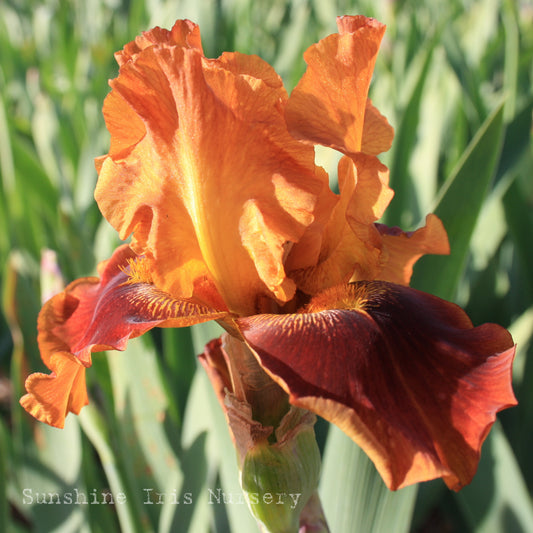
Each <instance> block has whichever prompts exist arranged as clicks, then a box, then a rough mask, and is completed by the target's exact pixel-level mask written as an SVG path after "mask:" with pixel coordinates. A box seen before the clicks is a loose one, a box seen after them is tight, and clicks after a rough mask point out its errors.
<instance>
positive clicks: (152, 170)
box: [96, 30, 327, 314]
mask: <svg viewBox="0 0 533 533" xmlns="http://www.w3.org/2000/svg"><path fill="white" fill-rule="evenodd" d="M195 31H196V30H195ZM143 40H144V41H148V42H149V43H150V45H149V46H144V45H143V46H144V47H143V46H139V44H137V45H135V47H134V51H133V52H131V51H130V52H128V53H127V54H126V55H125V56H124V57H126V56H127V61H125V62H123V63H122V66H121V69H120V73H119V76H118V78H116V79H115V80H113V81H112V82H111V87H112V92H111V94H110V95H109V96H108V98H107V99H106V101H105V104H104V114H105V118H106V123H107V125H108V127H109V130H110V133H111V149H110V152H109V154H108V157H106V158H103V159H102V158H100V159H99V160H98V161H97V168H98V170H99V180H98V184H97V189H96V199H97V201H98V204H99V206H100V209H101V211H102V213H103V214H104V216H105V217H106V218H107V219H108V220H109V221H110V222H111V224H112V225H113V226H114V227H115V228H116V229H117V230H118V231H119V233H120V235H121V237H122V238H126V237H127V236H128V235H130V234H133V240H132V247H133V249H134V250H135V251H136V252H137V253H138V254H143V255H146V256H147V257H148V258H149V259H151V260H153V276H154V282H155V284H156V285H157V286H158V287H160V288H161V289H162V290H163V291H166V292H168V293H170V294H172V295H174V296H177V297H180V298H188V297H191V296H193V295H194V290H195V285H196V284H197V283H198V280H200V279H207V280H209V281H210V282H211V283H213V284H214V286H216V288H217V291H218V292H219V293H220V295H221V296H222V298H223V300H224V301H225V302H226V304H227V306H228V308H229V309H230V310H231V311H233V312H235V313H237V314H251V313H254V312H256V303H257V299H259V298H264V297H265V296H267V297H270V298H276V299H278V300H279V301H280V302H285V301H287V300H288V299H290V298H291V297H292V296H293V294H294V290H295V286H294V284H293V283H292V282H291V281H290V280H288V279H287V277H286V275H285V273H284V268H283V260H284V258H285V255H286V248H287V246H288V245H290V243H294V242H297V241H298V240H299V239H300V238H301V237H302V235H303V233H304V231H305V229H306V228H307V227H308V226H309V225H310V224H311V223H312V222H313V220H314V210H315V207H316V202H317V197H318V196H319V194H320V193H321V192H322V190H323V189H324V188H325V187H327V176H325V174H324V173H323V172H321V171H319V170H318V169H317V168H316V167H315V164H314V151H313V149H312V147H310V146H306V145H303V144H302V143H300V142H298V141H296V140H295V139H293V138H292V137H291V136H290V135H289V133H288V131H287V126H286V123H285V119H284V114H283V108H284V105H285V102H286V99H287V95H286V92H285V90H284V88H283V86H282V83H281V80H280V78H279V76H278V75H277V74H276V73H275V71H274V70H273V69H272V67H270V66H269V65H268V64H267V63H265V62H264V61H262V60H261V59H260V58H258V57H255V56H250V57H247V56H243V55H241V54H236V53H235V54H224V55H223V56H222V57H221V58H220V59H218V60H211V59H206V58H205V57H203V55H202V53H201V51H200V50H199V49H198V47H196V46H190V44H187V46H185V45H183V43H181V44H172V42H171V41H172V39H171V37H170V36H168V35H167V34H165V31H164V30H158V31H157V32H156V33H155V34H148V35H146V34H145V35H144V37H143ZM185 41H187V39H185ZM195 42H196V41H195ZM126 49H128V50H129V48H128V47H126ZM256 215H257V216H256ZM258 231H261V232H264V235H266V238H265V239H263V240H258V239H257V235H258Z"/></svg>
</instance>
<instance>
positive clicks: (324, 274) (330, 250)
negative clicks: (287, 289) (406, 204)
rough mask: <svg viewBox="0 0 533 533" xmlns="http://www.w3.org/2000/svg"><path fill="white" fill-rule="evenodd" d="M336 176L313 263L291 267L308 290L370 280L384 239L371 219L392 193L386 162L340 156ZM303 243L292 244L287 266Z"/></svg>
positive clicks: (378, 267) (299, 284) (385, 204)
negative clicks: (333, 197) (336, 195)
mask: <svg viewBox="0 0 533 533" xmlns="http://www.w3.org/2000/svg"><path fill="white" fill-rule="evenodd" d="M338 176H339V188H340V197H339V198H338V201H337V203H336V205H335V206H334V207H333V209H332V210H331V215H330V218H329V220H328V221H327V223H326V225H325V229H324V231H323V233H322V241H321V249H320V253H319V256H318V259H317V261H316V263H315V265H313V266H312V267H309V268H306V269H299V270H297V271H295V272H291V276H292V277H293V278H294V279H295V281H296V283H297V285H298V287H299V288H300V289H301V290H302V291H304V292H306V293H307V294H311V295H315V294H318V293H319V292H321V291H322V290H324V289H325V288H328V287H332V286H334V285H338V284H340V283H347V282H348V281H350V279H354V280H361V279H373V278H375V277H376V275H377V274H378V272H379V270H380V261H381V247H382V238H381V235H380V233H379V231H378V230H377V229H376V226H375V224H374V223H375V222H376V220H378V219H379V218H380V217H381V216H382V215H383V213H384V211H385V209H386V207H387V206H388V204H389V202H390V201H391V199H392V197H393V192H392V190H391V189H390V188H389V186H388V181H389V173H388V170H387V167H385V166H384V165H383V164H382V163H381V162H380V161H379V160H378V159H377V158H376V157H375V156H369V155H365V154H362V153H360V154H356V155H354V156H352V157H343V158H342V159H341V161H340V162H339V167H338ZM312 229H313V228H312V227H311V228H310V230H312ZM305 244H306V241H305V237H304V239H303V240H302V242H301V243H297V244H296V245H295V246H294V247H293V249H292V252H291V254H290V255H289V258H288V261H287V268H289V267H290V266H292V264H293V260H292V257H293V256H295V257H298V255H299V254H300V253H301V249H302V247H303V246H304V245H305Z"/></svg>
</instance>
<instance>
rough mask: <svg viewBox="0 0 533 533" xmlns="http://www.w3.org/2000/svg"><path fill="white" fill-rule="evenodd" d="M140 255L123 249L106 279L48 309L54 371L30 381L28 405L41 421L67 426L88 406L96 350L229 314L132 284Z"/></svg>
mask: <svg viewBox="0 0 533 533" xmlns="http://www.w3.org/2000/svg"><path fill="white" fill-rule="evenodd" d="M135 257H136V256H135V254H134V253H133V252H132V251H131V249H130V248H129V247H128V246H127V245H124V246H121V247H120V248H118V249H117V250H116V251H115V253H114V254H113V256H112V257H111V259H110V260H109V261H107V262H105V263H103V264H102V265H101V267H100V276H101V278H100V279H98V278H83V279H79V280H77V281H75V282H73V283H71V284H70V285H69V286H68V287H67V288H66V289H65V290H64V291H63V292H62V293H60V294H57V295H56V296H54V297H53V298H51V299H50V300H48V301H47V302H46V303H45V305H44V306H43V308H42V310H41V312H40V314H39V320H38V330H39V336H38V342H39V349H40V351H41V357H42V359H43V362H44V364H45V365H46V366H47V367H48V368H49V369H50V370H52V372H53V373H52V375H50V376H47V375H45V374H40V373H38V374H32V375H31V376H29V377H28V379H27V381H26V387H27V391H28V395H26V396H25V397H24V398H23V400H22V405H23V406H24V407H25V408H26V409H27V410H28V411H29V412H30V413H31V414H32V415H34V416H35V417H37V418H39V419H40V420H42V421H44V422H47V423H49V424H52V425H55V426H58V427H59V426H61V427H62V425H63V423H64V417H65V415H66V414H67V413H68V411H72V412H74V413H78V412H79V410H80V409H81V407H83V405H85V404H86V403H87V393H86V391H85V367H89V366H91V353H92V352H97V351H102V350H107V349H114V350H124V349H125V348H126V344H127V341H128V339H131V338H133V337H137V336H139V335H142V334H143V333H145V332H146V331H148V330H149V329H151V328H153V327H155V326H161V327H181V326H189V325H192V324H196V323H199V322H205V321H206V320H214V319H217V318H222V317H225V316H227V312H226V311H217V310H215V309H212V308H209V307H206V306H203V305H199V304H197V303H195V302H192V301H187V300H177V299H175V298H172V297H171V296H170V295H168V294H166V293H164V292H163V291H161V290H160V289H158V288H156V287H155V286H154V285H151V284H150V283H146V282H142V281H137V280H135V279H133V280H130V279H129V274H128V270H129V269H131V268H133V267H132V266H131V265H130V261H131V260H132V259H134V258H135Z"/></svg>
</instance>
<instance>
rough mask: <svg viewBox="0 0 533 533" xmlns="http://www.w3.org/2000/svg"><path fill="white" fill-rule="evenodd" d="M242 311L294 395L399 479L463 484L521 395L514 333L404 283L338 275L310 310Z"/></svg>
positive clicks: (269, 364)
mask: <svg viewBox="0 0 533 533" xmlns="http://www.w3.org/2000/svg"><path fill="white" fill-rule="evenodd" d="M238 323H239V325H240V327H241V331H242V334H243V336H244V338H245V339H246V340H247V342H248V344H249V345H250V347H251V348H252V349H253V350H254V352H255V353H256V355H257V358H258V360H259V361H260V363H261V365H262V366H263V368H265V370H267V371H268V372H269V373H270V374H271V376H272V377H273V379H275V380H276V381H277V382H278V383H279V384H280V385H281V386H282V387H283V388H284V389H285V390H286V391H287V392H288V393H289V394H290V401H291V403H292V404H294V405H296V406H299V407H304V408H306V409H310V410H312V411H314V412H316V413H317V414H319V415H321V416H323V417H324V418H326V419H328V420H329V421H331V422H333V423H335V424H337V425H338V426H339V427H340V428H341V429H343V430H344V431H345V432H346V433H347V434H348V435H350V436H351V437H352V438H353V439H354V440H355V441H356V442H357V443H358V444H359V445H360V446H361V447H362V448H363V449H364V450H365V451H366V453H367V454H368V455H369V457H370V458H371V459H372V460H373V462H374V463H375V465H376V467H377V469H378V470H379V472H380V474H381V476H382V477H383V479H384V481H385V482H386V484H387V485H388V486H389V487H390V488H391V489H398V488H401V487H404V486H406V485H409V484H412V483H416V482H419V481H425V480H429V479H433V478H436V477H442V478H443V479H444V481H445V482H446V484H447V485H448V486H449V487H450V488H452V489H454V490H459V489H460V488H461V487H462V486H464V485H465V484H467V483H469V482H470V481H471V479H472V477H473V475H474V473H475V471H476V468H477V464H478V461H479V456H480V449H481V445H482V443H483V441H484V439H485V437H486V436H487V434H488V431H489V429H490V427H491V425H492V424H493V422H494V420H495V417H496V413H497V412H498V411H500V410H502V409H504V408H506V407H509V406H512V405H514V404H515V403H516V401H515V398H514V395H513V392H512V388H511V365H512V360H513V357H514V346H513V341H512V338H511V336H510V335H509V333H508V332H507V331H506V330H505V329H504V328H502V327H500V326H497V325H495V324H485V325H483V326H479V327H476V328H474V327H473V326H472V324H471V322H470V320H469V319H468V317H467V316H466V314H465V313H464V312H463V311H462V310H461V309H460V308H459V307H457V306H456V305H454V304H451V303H449V302H446V301H444V300H441V299H439V298H437V297H435V296H431V295H429V294H425V293H422V292H419V291H416V290H414V289H410V288H407V287H403V286H401V285H395V284H391V283H386V282H379V281H368V282H359V283H354V284H351V285H349V286H344V287H336V288H333V289H331V290H330V291H326V292H325V293H324V294H323V295H320V296H318V297H317V298H315V299H314V300H313V301H312V302H311V304H310V306H309V307H308V308H307V309H306V312H304V313H301V314H296V315H259V316H255V317H249V318H243V319H239V320H238Z"/></svg>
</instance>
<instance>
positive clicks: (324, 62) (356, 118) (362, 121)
mask: <svg viewBox="0 0 533 533" xmlns="http://www.w3.org/2000/svg"><path fill="white" fill-rule="evenodd" d="M337 24H338V26H339V33H338V34H333V35H329V36H328V37H326V38H325V39H322V40H321V41H320V42H318V43H317V44H315V45H313V46H311V47H310V48H309V49H308V50H307V51H306V52H305V54H304V59H305V61H306V63H307V70H306V72H305V74H304V75H303V77H302V79H301V80H300V82H299V83H298V85H297V86H296V87H295V89H294V90H293V91H292V93H291V96H290V98H289V101H288V104H287V109H286V117H287V124H288V125H289V130H290V132H291V133H292V134H293V135H294V136H295V137H296V138H298V139H301V140H304V141H307V142H311V143H317V144H322V145H324V146H329V147H332V148H335V149H336V150H339V151H341V152H343V153H345V154H348V155H354V154H356V153H358V152H361V151H365V150H368V151H367V152H366V153H368V154H373V155H375V154H378V153H380V152H383V151H385V150H388V148H389V147H390V144H391V141H392V136H393V131H392V128H391V127H390V126H389V125H388V123H387V121H386V119H385V118H384V117H383V116H381V115H380V114H379V113H378V112H377V111H376V110H375V108H373V106H372V105H371V104H370V103H368V112H367V95H368V88H369V86H370V80H371V78H372V72H373V70H374V64H375V62H376V57H377V53H378V50H379V45H380V43H381V39H382V38H383V34H384V33H385V26H384V25H383V24H381V23H379V22H377V21H376V20H373V19H369V18H366V17H362V16H358V17H340V18H338V19H337ZM367 114H368V117H367V116H366V115H367ZM370 136H372V138H370Z"/></svg>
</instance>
